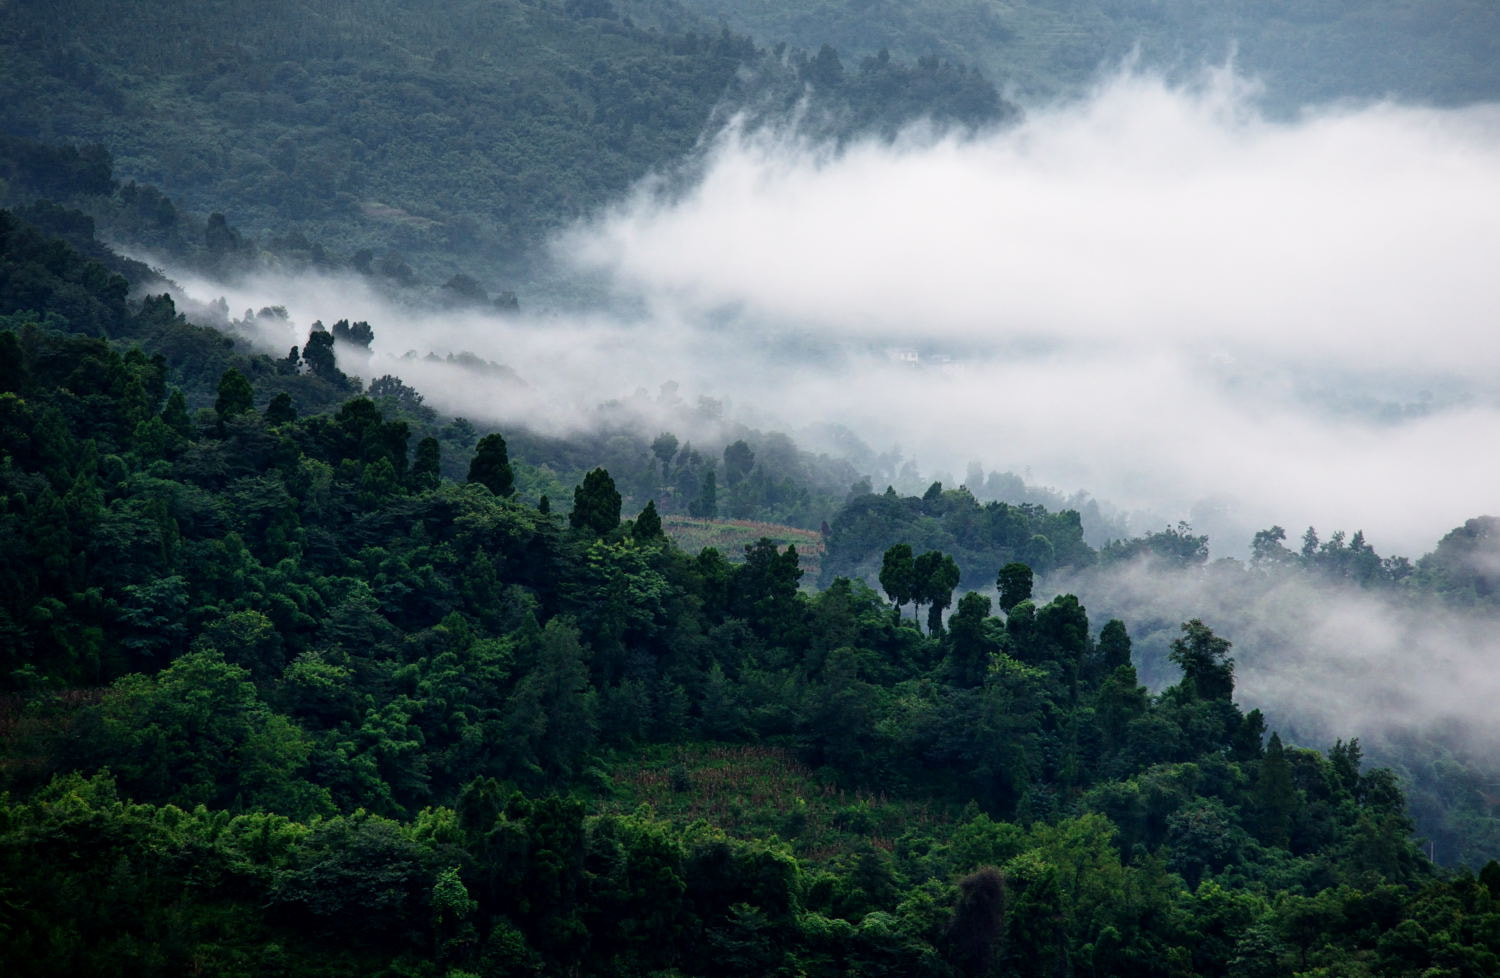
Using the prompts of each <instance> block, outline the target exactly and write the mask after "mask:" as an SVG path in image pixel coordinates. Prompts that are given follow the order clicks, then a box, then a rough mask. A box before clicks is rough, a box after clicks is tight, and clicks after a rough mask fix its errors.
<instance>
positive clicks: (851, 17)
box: [683, 0, 1500, 108]
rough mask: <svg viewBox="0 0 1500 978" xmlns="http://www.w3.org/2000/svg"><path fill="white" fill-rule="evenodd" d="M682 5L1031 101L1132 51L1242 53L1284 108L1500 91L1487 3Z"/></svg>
mask: <svg viewBox="0 0 1500 978" xmlns="http://www.w3.org/2000/svg"><path fill="white" fill-rule="evenodd" d="M683 4H684V6H686V7H688V8H689V9H691V10H693V11H696V12H700V13H702V14H704V15H707V16H709V17H713V18H719V19H722V20H723V22H724V23H727V24H728V25H729V26H730V28H731V29H733V30H736V31H744V32H746V33H748V34H750V35H752V36H754V37H756V38H757V39H759V40H762V41H766V42H772V43H774V42H775V41H778V40H788V39H793V38H799V37H809V36H812V37H820V38H823V39H825V40H827V41H828V42H829V43H831V44H833V45H835V46H837V47H838V48H839V49H840V50H843V51H846V52H849V53H851V54H854V55H859V54H863V53H867V52H875V51H879V50H881V49H887V50H889V51H890V52H892V53H893V54H897V55H899V56H904V57H908V58H917V57H940V58H946V59H948V60H952V61H955V62H959V63H964V64H972V65H977V66H979V67H980V68H982V69H983V70H984V72H985V74H986V76H987V77H989V78H990V79H992V80H993V81H995V83H996V84H999V85H1001V86H1002V87H1009V86H1014V87H1015V88H1017V89H1018V90H1019V91H1021V92H1023V93H1026V94H1029V95H1031V96H1033V97H1036V96H1043V97H1047V96H1055V95H1057V94H1060V93H1065V92H1069V91H1076V90H1077V89H1078V88H1079V87H1080V86H1083V85H1087V84H1089V83H1091V82H1092V81H1093V79H1094V76H1095V74H1096V73H1097V72H1098V71H1099V69H1100V67H1101V66H1110V65H1113V64H1118V63H1120V62H1121V61H1123V60H1125V59H1126V58H1132V57H1133V58H1138V59H1139V60H1140V61H1142V62H1143V63H1145V64H1146V65H1149V66H1160V67H1164V68H1167V69H1169V70H1186V71H1192V70H1195V69H1197V68H1199V67H1201V66H1202V65H1204V64H1215V65H1216V64H1223V63H1224V62H1225V61H1226V60H1227V59H1229V58H1230V57H1231V56H1232V57H1233V60H1234V62H1235V63H1236V65H1237V66H1238V67H1239V68H1240V69H1241V70H1242V71H1245V72H1246V73H1248V74H1250V75H1253V76H1257V77H1260V78H1262V79H1263V80H1264V81H1265V83H1266V85H1267V88H1268V93H1267V94H1268V96H1269V98H1270V99H1271V101H1272V102H1274V103H1276V104H1278V105H1280V106H1283V107H1285V108H1295V107H1297V106H1300V105H1305V104H1308V103H1312V102H1322V101H1326V100H1328V99H1336V98H1348V97H1354V98H1382V97H1385V96H1388V95H1395V96H1398V97H1401V98H1405V99H1410V100H1416V101H1422V102H1437V103H1442V104H1456V103H1465V102H1473V101H1479V100H1484V99H1492V98H1494V97H1495V96H1496V94H1497V93H1500V68H1497V66H1496V60H1495V38H1496V37H1500V12H1497V11H1496V9H1495V7H1494V5H1493V4H1488V3H1484V2H1482V0H1440V2H1436V3H1423V4H1414V3H1407V2H1403V0H1365V2H1362V3H1358V4H1338V3H1306V2H1298V0H1277V2H1261V0H1226V2H1221V3H1197V2H1193V0H1086V2H1081V3H1080V2H1074V0H1066V2H1064V0H1024V2H1017V3H999V2H994V0H917V2H899V3H898V2H895V0H872V2H869V3H852V4H851V3H843V2H839V0H812V2H792V0H771V2H766V3H754V4H747V3H736V2H733V0H683Z"/></svg>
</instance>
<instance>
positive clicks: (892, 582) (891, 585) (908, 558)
mask: <svg viewBox="0 0 1500 978" xmlns="http://www.w3.org/2000/svg"><path fill="white" fill-rule="evenodd" d="M916 578H917V570H916V565H915V563H914V558H913V557H912V553H911V544H909V543H898V544H896V545H895V546H893V547H891V548H890V549H889V550H887V551H886V552H885V556H884V557H883V558H881V562H880V586H881V587H883V588H885V593H886V597H888V598H890V599H891V601H893V602H894V603H895V605H896V608H897V610H899V609H900V608H901V606H902V605H904V604H906V603H907V602H908V601H910V600H912V595H913V594H914V593H915V592H916V585H917V579H916Z"/></svg>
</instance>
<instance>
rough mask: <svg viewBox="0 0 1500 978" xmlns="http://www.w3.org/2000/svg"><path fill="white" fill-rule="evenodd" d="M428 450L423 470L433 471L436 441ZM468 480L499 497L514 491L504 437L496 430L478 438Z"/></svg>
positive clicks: (508, 453) (434, 467) (513, 474)
mask: <svg viewBox="0 0 1500 978" xmlns="http://www.w3.org/2000/svg"><path fill="white" fill-rule="evenodd" d="M428 451H429V453H431V455H432V457H431V458H430V459H427V460H425V461H424V472H425V473H433V472H435V469H436V465H437V458H436V451H437V442H436V441H434V442H433V445H432V447H431V448H430V449H428ZM424 478H429V479H430V475H424ZM468 481H469V482H477V483H478V484H479V485H481V486H484V487H485V488H486V489H488V490H489V491H490V492H492V493H494V494H495V495H496V496H499V497H501V498H504V497H506V496H509V495H510V494H511V493H513V492H515V485H516V477H515V473H514V472H513V471H512V470H511V467H510V452H509V450H508V449H507V447H506V444H505V438H504V437H503V436H502V435H500V434H499V433H498V432H497V433H493V434H488V435H485V436H484V437H483V438H481V439H479V446H478V447H477V448H475V450H474V458H473V460H472V461H471V462H470V463H469V475H468Z"/></svg>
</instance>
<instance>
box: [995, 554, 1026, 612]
mask: <svg viewBox="0 0 1500 978" xmlns="http://www.w3.org/2000/svg"><path fill="white" fill-rule="evenodd" d="M1031 586H1032V575H1031V568H1030V567H1027V566H1026V565H1025V564H1022V563H1018V562H1015V561H1012V562H1011V563H1009V564H1006V565H1005V566H1004V567H1002V568H1000V576H999V578H998V579H997V581H996V582H995V587H997V588H998V589H999V591H1000V610H1001V611H1002V612H1004V613H1005V614H1007V615H1008V614H1010V613H1011V610H1012V609H1013V608H1015V606H1016V605H1018V604H1020V603H1021V602H1022V601H1030V600H1031Z"/></svg>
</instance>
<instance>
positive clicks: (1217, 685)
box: [1170, 618, 1234, 700]
mask: <svg viewBox="0 0 1500 978" xmlns="http://www.w3.org/2000/svg"><path fill="white" fill-rule="evenodd" d="M1170 657H1171V659H1172V661H1173V662H1175V663H1177V665H1178V666H1180V667H1181V668H1182V688H1183V689H1184V690H1185V691H1187V692H1188V694H1189V695H1190V696H1194V697H1197V698H1199V699H1205V700H1228V699H1229V698H1230V697H1232V696H1233V695H1234V660H1233V659H1232V658H1230V657H1229V642H1227V641H1225V640H1224V639H1222V638H1219V637H1218V636H1216V635H1215V634H1214V633H1213V632H1212V631H1210V630H1209V628H1208V626H1207V625H1205V624H1203V622H1201V621H1199V620H1198V619H1196V618H1194V619H1193V620H1192V621H1190V622H1187V623H1185V624H1184V625H1183V626H1182V637H1181V638H1179V639H1177V640H1176V641H1174V642H1173V643H1172V652H1171V656H1170Z"/></svg>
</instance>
